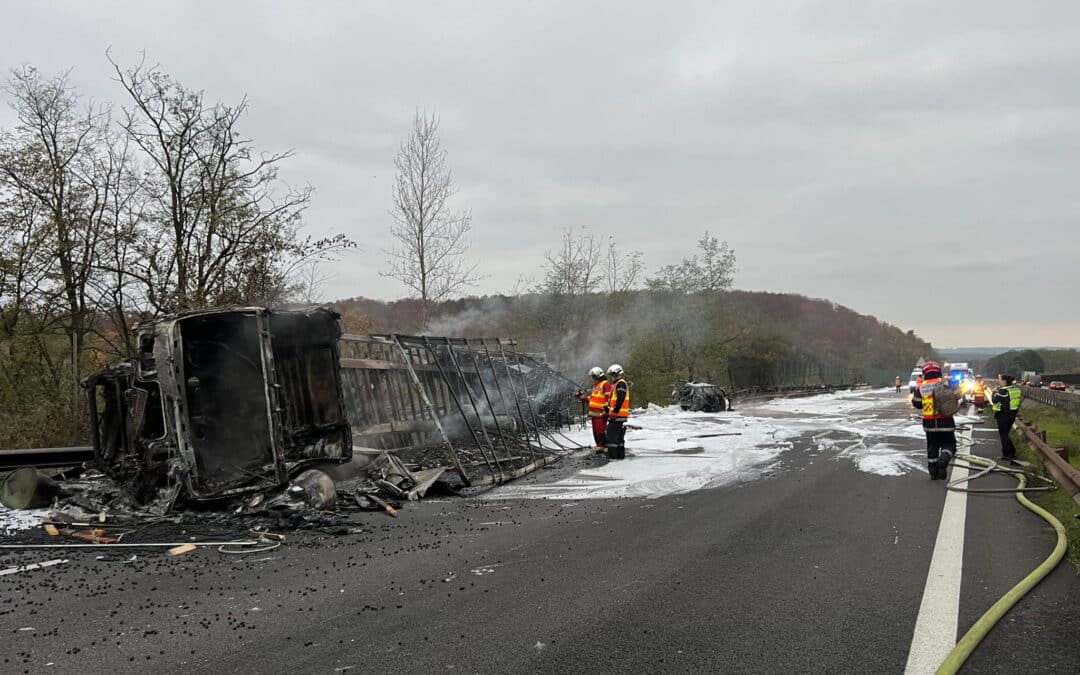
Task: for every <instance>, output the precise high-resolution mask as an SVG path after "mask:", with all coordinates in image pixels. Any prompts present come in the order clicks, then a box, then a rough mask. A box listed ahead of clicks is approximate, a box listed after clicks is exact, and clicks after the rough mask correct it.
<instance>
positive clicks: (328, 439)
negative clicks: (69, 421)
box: [85, 307, 352, 501]
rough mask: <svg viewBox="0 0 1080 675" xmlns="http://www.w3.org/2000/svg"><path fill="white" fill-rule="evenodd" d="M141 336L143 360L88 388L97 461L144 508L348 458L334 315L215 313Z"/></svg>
mask: <svg viewBox="0 0 1080 675" xmlns="http://www.w3.org/2000/svg"><path fill="white" fill-rule="evenodd" d="M138 330H139V339H138V341H137V344H138V345H139V346H140V353H139V355H138V357H137V358H136V359H133V360H132V361H129V362H124V363H121V364H118V365H115V366H110V367H108V368H106V369H104V370H102V371H100V372H98V373H96V374H94V375H93V376H91V377H90V378H88V379H87V382H86V385H85V386H86V388H87V391H88V395H89V398H90V413H91V426H92V430H93V434H92V435H93V441H94V454H95V460H96V461H97V463H98V464H99V465H101V466H102V468H103V469H105V471H106V472H108V473H109V474H110V475H111V476H112V477H113V478H115V479H116V480H117V481H118V482H120V483H121V484H122V485H124V486H125V487H126V488H128V490H129V491H130V492H132V493H133V496H135V497H136V499H137V500H139V501H148V500H150V499H153V497H154V494H155V493H156V492H157V491H158V490H162V489H173V488H175V487H176V486H178V485H179V486H182V488H183V495H184V496H185V497H186V498H189V499H214V498H219V497H224V496H229V495H232V494H238V493H242V492H247V491H251V490H259V489H266V488H270V487H276V486H280V485H283V484H284V483H285V482H286V481H287V480H288V477H289V475H291V474H292V473H294V472H295V471H296V470H297V468H298V467H300V466H302V465H304V464H307V463H312V462H316V461H320V462H325V461H347V460H348V459H349V458H351V456H352V433H351V431H350V430H349V426H348V422H347V420H346V418H345V413H344V409H343V407H342V396H341V379H340V369H339V367H338V358H339V354H338V351H337V345H338V338H339V337H340V335H341V331H340V327H339V318H338V315H337V314H336V313H335V312H333V311H332V310H329V309H325V308H304V309H299V310H269V309H265V308H259V307H248V308H229V309H218V310H210V311H204V312H190V313H186V314H182V315H178V316H174V317H169V318H166V319H163V320H160V321H156V322H153V323H150V324H144V325H142V326H140V327H139V329H138Z"/></svg>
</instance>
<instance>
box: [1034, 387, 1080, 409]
mask: <svg viewBox="0 0 1080 675" xmlns="http://www.w3.org/2000/svg"><path fill="white" fill-rule="evenodd" d="M1021 389H1023V391H1024V397H1025V398H1030V399H1031V400H1033V401H1038V402H1039V403H1045V404H1046V405H1052V406H1054V407H1055V408H1061V409H1062V410H1067V411H1068V412H1071V413H1072V414H1074V415H1080V394H1074V393H1072V392H1068V391H1056V390H1054V389H1044V388H1043V387H1021Z"/></svg>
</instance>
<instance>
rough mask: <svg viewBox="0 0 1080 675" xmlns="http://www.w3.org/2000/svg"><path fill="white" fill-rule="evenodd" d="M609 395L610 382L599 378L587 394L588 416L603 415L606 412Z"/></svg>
mask: <svg viewBox="0 0 1080 675" xmlns="http://www.w3.org/2000/svg"><path fill="white" fill-rule="evenodd" d="M610 395H611V383H610V382H608V381H607V380H600V381H599V382H597V383H596V384H595V385H594V386H593V388H592V392H591V393H590V394H589V417H603V416H604V415H605V414H606V411H607V406H608V398H610Z"/></svg>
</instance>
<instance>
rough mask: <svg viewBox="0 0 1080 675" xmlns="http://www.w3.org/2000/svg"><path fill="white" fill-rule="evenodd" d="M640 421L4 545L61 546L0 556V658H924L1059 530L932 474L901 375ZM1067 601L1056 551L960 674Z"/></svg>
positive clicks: (1014, 643) (152, 661)
mask: <svg viewBox="0 0 1080 675" xmlns="http://www.w3.org/2000/svg"><path fill="white" fill-rule="evenodd" d="M964 419H966V420H968V422H969V423H970V424H971V426H972V431H971V432H970V434H967V436H968V437H970V438H971V444H972V447H973V448H974V451H975V452H976V453H977V454H982V455H986V456H991V457H996V456H997V452H996V450H997V447H996V435H995V434H994V433H993V432H992V431H991V427H990V426H988V425H981V424H978V423H977V421H976V419H975V418H971V417H966V418H964ZM634 423H635V425H636V426H639V427H641V428H640V429H635V430H632V432H631V433H630V434H629V435H628V439H627V447H628V455H630V456H629V457H628V459H627V460H625V461H624V462H623V463H622V464H621V465H615V464H611V463H605V462H604V461H603V460H597V459H594V458H593V457H591V456H588V453H584V452H578V453H575V454H573V455H571V456H567V457H565V458H563V460H561V461H560V462H558V463H557V464H556V465H554V468H552V469H550V470H543V471H541V472H539V473H538V474H535V475H533V476H529V477H527V478H526V479H524V480H521V481H518V482H517V483H514V484H512V485H508V486H504V487H502V488H498V489H496V490H493V491H489V492H486V493H481V494H477V495H472V496H469V497H461V496H457V497H455V496H443V497H437V498H433V499H429V500H427V501H423V502H419V503H410V504H407V505H406V506H405V507H404V508H403V509H402V511H401V513H400V517H399V518H397V519H392V518H390V517H388V516H387V515H386V514H385V513H360V514H357V521H356V522H357V523H358V525H357V526H356V527H355V528H353V529H352V530H351V531H348V532H346V533H341V534H338V533H327V532H319V531H299V532H292V533H289V537H288V540H287V542H286V544H285V545H284V546H282V547H281V548H279V549H277V550H274V551H269V552H266V553H263V554H253V555H247V556H226V555H222V554H220V553H218V552H216V551H215V550H213V549H199V550H197V551H195V552H193V553H189V554H187V555H183V556H179V557H176V558H170V557H168V556H166V555H164V554H163V553H160V552H147V551H138V552H136V554H135V558H134V559H132V554H131V553H129V552H114V551H106V552H101V551H99V550H91V551H59V552H53V551H49V552H43V551H34V552H19V553H6V554H0V570H2V569H4V568H9V567H11V566H12V565H14V564H16V563H28V562H40V561H45V560H51V559H64V560H67V562H66V563H62V564H56V565H54V566H52V567H49V568H44V569H37V570H30V571H25V572H19V573H16V574H11V575H7V576H0V635H2V636H3V639H2V641H0V672H2V673H21V672H27V673H76V672H78V673H87V672H94V673H98V672H114V673H121V672H124V673H126V672H183V673H202V672H207V673H210V672H213V673H248V672H259V673H287V672H292V673H297V672H303V673H343V672H357V673H359V672H409V673H411V672H418V673H419V672H423V673H434V672H447V673H455V672H462V673H474V672H479V673H508V672H515V673H518V672H553V673H554V672H558V673H566V672H589V673H594V672H673V673H685V672H748V673H762V672H830V673H901V672H905V671H906V672H932V671H933V669H934V668H936V666H937V665H938V664H939V663H940V660H941V659H942V658H944V656H945V654H946V653H947V652H948V650H949V649H950V648H951V646H952V645H953V644H954V643H955V641H956V640H957V637H958V635H961V634H962V633H963V632H964V631H966V630H967V628H968V627H970V625H971V624H972V623H973V622H974V621H975V620H976V619H977V618H978V617H979V616H980V615H981V613H982V612H983V611H984V610H985V609H986V608H988V607H989V606H990V605H991V604H992V603H993V602H994V601H995V600H996V599H997V598H998V597H999V596H1000V595H1001V594H1003V593H1004V592H1005V591H1007V590H1008V589H1009V588H1010V587H1011V586H1012V585H1013V584H1014V583H1015V582H1016V581H1018V580H1019V579H1020V578H1022V577H1023V576H1024V575H1026V574H1027V573H1028V572H1029V571H1030V570H1031V569H1032V568H1034V567H1035V566H1036V565H1037V564H1038V563H1039V562H1040V561H1041V560H1042V559H1043V558H1044V557H1045V556H1046V555H1047V554H1048V553H1049V551H1050V550H1051V548H1052V546H1053V539H1052V536H1051V533H1050V532H1049V531H1048V528H1047V527H1046V526H1045V524H1044V523H1043V521H1041V520H1039V519H1038V518H1036V517H1035V516H1033V515H1032V514H1030V513H1029V512H1027V511H1026V510H1024V509H1022V508H1021V507H1020V506H1019V505H1018V504H1017V502H1016V501H1015V499H1013V497H1012V496H1010V495H1004V496H994V497H985V496H975V495H970V496H969V495H964V494H959V493H955V494H954V493H950V496H949V497H948V498H947V497H946V490H945V488H944V484H943V483H942V482H940V481H930V480H929V479H928V477H927V475H926V472H925V466H924V461H923V459H922V447H923V442H922V440H921V438H920V435H921V434H920V432H919V427H918V422H917V421H916V420H915V419H914V417H913V410H912V409H911V407H910V406H909V405H908V403H907V400H906V396H897V395H895V394H894V393H891V392H884V391H873V392H857V393H848V394H841V395H832V396H824V397H816V398H813V399H803V400H800V401H779V402H774V403H768V404H758V405H756V406H748V407H746V408H745V409H743V410H740V411H738V412H737V413H720V414H718V415H716V416H713V417H710V416H707V415H701V414H693V413H682V412H677V411H673V410H670V409H652V410H650V411H648V412H647V413H645V414H642V415H639V416H636V417H635V420H634ZM568 435H570V436H571V437H573V438H584V437H587V434H584V435H583V434H582V432H580V431H577V430H575V431H571V432H568ZM694 436H698V438H694ZM961 471H963V469H958V468H957V469H954V472H961ZM1012 482H1014V481H1011V480H1010V479H1008V478H1006V477H1003V476H1001V477H998V476H994V477H990V478H987V479H984V481H983V483H984V484H985V485H986V486H1009V485H1010V484H1011V483H1012ZM216 527H217V530H215V534H221V533H222V532H221V531H220V530H221V526H220V525H219V526H216ZM196 529H197V528H192V529H189V530H184V531H183V532H177V531H173V532H169V533H168V536H175V537H189V536H201V535H203V534H205V533H203V532H197V531H196ZM226 529H227V528H226ZM156 534H157V535H161V536H165V535H164V534H162V533H161V532H160V530H159V531H157V533H156ZM237 534H242V532H238V533H237ZM132 536H143V537H144V538H149V537H151V536H155V530H153V529H150V530H147V531H146V532H143V533H136V535H132ZM18 538H19V537H17V536H16V535H11V536H8V537H5V540H6V541H14V540H16V539H18ZM99 558H100V559H99ZM931 561H933V567H932V565H931ZM1078 607H1080V579H1078V578H1077V574H1076V572H1075V570H1074V569H1073V568H1072V567H1071V566H1069V564H1068V563H1067V562H1066V563H1063V565H1062V566H1060V567H1059V568H1058V569H1057V570H1056V571H1055V572H1054V573H1053V574H1052V575H1051V576H1050V577H1049V578H1048V579H1047V580H1046V581H1044V582H1043V583H1042V585H1040V586H1039V587H1038V588H1036V589H1035V591H1033V592H1032V593H1031V594H1030V595H1029V596H1027V597H1026V598H1025V599H1024V600H1022V601H1021V603H1020V605H1019V606H1018V607H1017V608H1016V609H1015V610H1014V611H1013V612H1012V613H1010V614H1009V615H1008V616H1007V617H1006V618H1005V620H1004V621H1003V622H1002V623H1001V624H1000V625H999V626H998V627H997V628H996V629H995V630H994V631H993V632H992V633H991V634H990V636H989V637H988V638H987V640H986V641H985V642H984V643H983V644H982V645H981V646H980V647H979V648H978V650H977V651H976V652H975V654H974V656H973V657H972V659H971V660H970V661H969V663H968V666H967V668H966V672H972V673H1020V672H1023V673H1041V672H1048V673H1051V672H1053V673H1076V672H1080V647H1078V646H1077V644H1078V636H1080V611H1078V610H1077V608H1078Z"/></svg>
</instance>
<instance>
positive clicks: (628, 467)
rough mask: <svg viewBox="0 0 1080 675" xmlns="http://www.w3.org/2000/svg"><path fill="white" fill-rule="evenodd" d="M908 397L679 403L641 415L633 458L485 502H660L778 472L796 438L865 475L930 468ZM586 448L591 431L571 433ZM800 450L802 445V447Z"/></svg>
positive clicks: (636, 418)
mask: <svg viewBox="0 0 1080 675" xmlns="http://www.w3.org/2000/svg"><path fill="white" fill-rule="evenodd" d="M913 413H914V411H913V409H912V408H911V404H910V403H909V401H908V398H907V397H906V396H902V395H897V394H896V393H895V390H892V389H879V390H871V391H858V392H841V393H834V394H824V395H820V396H812V397H807V398H800V399H783V400H775V401H771V402H768V403H764V404H760V405H749V406H747V407H746V408H744V409H741V410H739V411H732V412H724V413H700V412H688V411H683V410H680V409H679V408H678V407H677V406H671V407H667V408H661V407H659V406H650V407H649V408H648V409H647V410H640V409H639V410H635V411H634V415H633V416H632V417H631V420H630V424H631V425H633V426H635V427H640V428H634V429H628V431H627V433H626V447H627V459H626V460H624V461H621V462H608V463H606V464H604V465H601V466H595V467H587V468H582V469H581V470H579V471H577V472H576V473H574V474H573V475H571V476H567V477H564V478H562V479H560V480H556V481H554V482H549V483H544V484H536V483H524V482H522V483H517V484H510V485H507V486H504V487H500V488H497V489H495V490H492V491H490V492H488V493H487V494H486V496H485V497H486V498H487V499H519V498H540V499H568V500H574V499H589V498H594V499H595V498H610V497H646V498H656V497H662V496H665V495H670V494H680V493H686V492H691V491H694V490H700V489H703V488H710V487H719V486H722V485H730V484H733V483H737V482H739V481H746V480H753V479H755V478H757V477H760V476H761V475H763V474H765V473H767V472H769V471H771V470H776V469H779V468H780V467H781V466H782V462H781V461H780V460H781V459H782V455H783V454H784V453H785V452H792V451H795V450H794V448H795V447H796V443H795V441H796V440H797V439H799V440H809V441H811V443H810V448H811V450H812V451H813V452H815V453H819V454H820V455H821V456H826V457H830V458H833V459H835V460H837V461H848V462H851V463H852V464H853V465H854V466H855V467H856V468H858V469H859V470H860V471H864V472H866V473H871V474H876V475H879V476H886V477H895V476H903V475H906V474H907V473H909V472H911V471H925V470H926V467H925V465H926V460H925V455H924V453H923V451H922V450H921V449H920V448H921V444H919V443H917V442H915V441H917V440H918V439H922V438H923V432H922V428H921V426H920V424H919V422H918V420H917V419H916V418H915V416H914V414H913ZM567 435H568V436H569V437H570V438H571V439H572V440H574V441H576V442H578V443H580V444H581V445H582V446H583V447H584V446H589V445H591V443H592V435H591V433H590V432H589V431H588V430H574V431H571V432H569V433H568V434H567ZM799 445H800V447H801V446H803V445H804V444H803V443H800V444H799Z"/></svg>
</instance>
